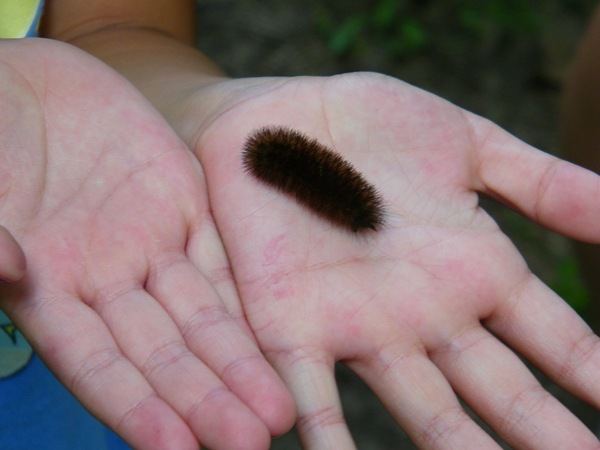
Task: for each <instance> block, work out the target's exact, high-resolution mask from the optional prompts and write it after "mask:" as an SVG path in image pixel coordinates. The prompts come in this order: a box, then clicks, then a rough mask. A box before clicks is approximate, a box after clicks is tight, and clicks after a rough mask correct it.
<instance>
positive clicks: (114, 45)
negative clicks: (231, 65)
mask: <svg viewBox="0 0 600 450" xmlns="http://www.w3.org/2000/svg"><path fill="white" fill-rule="evenodd" d="M142 3H143V4H140V3H139V2H138V1H136V0H128V1H122V0H121V1H108V2H106V1H86V2H78V1H76V0H53V1H49V2H48V8H47V9H48V10H47V15H46V17H45V20H44V22H43V27H42V32H43V34H44V35H45V36H46V37H49V38H52V39H58V40H62V41H65V42H68V43H70V44H73V45H75V46H77V47H80V48H81V49H83V50H85V51H86V52H88V53H90V54H92V55H94V56H96V57H98V58H99V59H101V60H103V61H104V62H106V63H107V64H109V65H110V66H112V67H113V68H115V69H116V70H117V71H118V72H120V73H121V74H122V75H124V76H125V77H127V78H128V79H129V80H130V81H131V82H132V83H133V84H134V85H135V86H136V87H137V88H138V89H140V90H141V91H142V92H143V93H144V95H145V96H146V97H147V98H148V99H149V100H150V101H151V102H152V103H154V105H155V106H156V107H157V108H158V109H159V111H160V112H161V113H162V114H163V115H164V116H165V117H166V118H167V120H169V121H170V122H171V123H172V124H174V123H177V124H178V125H179V127H181V126H182V125H181V123H180V121H179V120H178V119H179V118H180V116H181V114H182V113H183V108H185V105H186V102H187V99H188V98H189V95H190V93H191V92H196V91H198V88H199V87H201V86H202V85H205V84H210V83H212V82H215V81H216V80H218V79H221V78H223V77H224V76H225V75H224V73H223V71H222V70H221V69H220V68H219V67H218V66H217V65H216V64H215V63H213V62H212V61H211V60H210V59H209V58H207V57H206V56H204V55H203V54H202V53H201V52H199V51H198V50H196V49H195V48H194V45H193V44H194V39H193V35H194V30H193V28H194V27H193V23H194V20H193V17H194V3H193V2H190V1H188V0H179V1H173V0H167V1H164V0H159V1H156V2H154V1H153V2H142ZM148 4H150V5H152V8H150V9H149V10H148V8H147V7H146V6H144V5H148ZM99 5H104V6H103V7H102V8H101V7H100V6H99ZM99 11H101V13H100V12H99ZM178 131H180V132H181V130H178Z"/></svg>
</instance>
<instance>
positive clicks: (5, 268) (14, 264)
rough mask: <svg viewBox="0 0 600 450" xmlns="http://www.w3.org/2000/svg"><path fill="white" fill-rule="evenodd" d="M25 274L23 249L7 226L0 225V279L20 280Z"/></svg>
mask: <svg viewBox="0 0 600 450" xmlns="http://www.w3.org/2000/svg"><path fill="white" fill-rule="evenodd" d="M23 275H25V255H24V254H23V250H21V247H20V246H19V244H17V242H16V241H15V239H14V238H13V237H12V235H11V234H10V233H9V232H8V230H7V229H6V228H4V227H3V226H1V225H0V280H4V281H9V282H12V281H19V280H20V279H21V278H23Z"/></svg>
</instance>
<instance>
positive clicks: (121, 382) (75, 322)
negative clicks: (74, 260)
mask: <svg viewBox="0 0 600 450" xmlns="http://www.w3.org/2000/svg"><path fill="white" fill-rule="evenodd" d="M32 304H33V306H31V305H32ZM13 306H14V307H13V308H11V313H12V314H11V317H12V318H13V320H14V321H15V323H16V324H17V326H19V328H20V329H21V330H22V331H23V332H24V333H25V334H26V335H27V336H28V338H29V340H30V342H31V344H32V346H33V347H34V348H35V349H36V351H38V352H39V354H41V355H44V357H45V358H44V361H45V363H46V364H47V365H48V366H49V367H50V369H51V370H52V371H53V372H54V373H55V374H56V375H57V376H58V378H59V379H60V380H61V381H62V382H63V383H64V384H65V385H66V387H67V388H68V389H69V390H70V391H72V392H73V393H74V395H75V396H76V397H77V398H78V399H79V401H81V402H82V404H83V405H84V406H85V407H86V408H87V409H88V410H89V411H90V412H91V413H92V414H93V415H94V416H96V417H97V418H98V419H99V420H101V421H102V422H104V423H105V424H107V425H108V426H109V427H110V428H112V429H113V430H115V431H116V432H117V433H118V434H119V435H120V436H121V437H123V439H125V440H126V441H127V442H128V443H129V444H131V445H132V446H133V447H134V448H147V449H157V450H158V449H173V450H176V449H197V448H198V443H197V439H196V438H195V437H194V435H193V434H192V432H191V430H190V429H189V428H188V426H187V425H186V424H185V422H184V421H183V420H182V419H181V417H180V416H179V415H178V414H177V413H176V412H175V411H174V410H173V409H172V408H171V407H170V406H169V405H168V404H167V403H165V402H164V401H163V400H162V399H161V398H159V397H158V396H157V395H156V393H155V391H154V390H153V389H152V387H151V386H150V385H149V384H148V382H147V381H146V379H145V378H144V377H143V376H142V374H141V373H140V372H139V371H138V370H137V369H136V368H135V367H134V366H133V365H132V364H131V363H130V362H129V361H128V360H127V358H125V357H124V356H123V354H122V353H121V351H120V349H119V348H118V346H117V344H116V343H115V341H114V339H113V338H112V336H111V335H110V333H109V332H108V330H107V329H106V326H105V325H104V323H103V322H102V320H100V318H99V317H98V315H97V314H96V313H95V312H94V311H92V310H91V309H90V308H89V307H88V306H86V305H85V304H83V303H82V302H81V300H80V299H78V298H70V297H67V296H65V297H56V298H55V297H50V296H48V297H47V298H45V299H44V300H43V301H41V300H40V301H36V302H33V301H28V302H20V301H16V302H13Z"/></svg>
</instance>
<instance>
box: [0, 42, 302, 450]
mask: <svg viewBox="0 0 600 450" xmlns="http://www.w3.org/2000/svg"><path fill="white" fill-rule="evenodd" d="M0 85H1V86H2V89H1V90H0V104H1V105H2V107H1V108H0V180H1V181H0V183H1V186H0V188H1V189H0V193H1V194H2V203H1V204H0V218H2V222H3V224H4V225H5V226H6V227H7V228H8V229H10V230H11V231H12V232H13V234H14V236H15V237H16V238H17V239H18V241H19V243H21V245H22V246H23V249H24V250H25V253H26V254H27V258H28V261H27V262H28V266H27V275H26V276H25V278H24V279H23V281H21V282H20V283H16V284H14V285H5V286H3V287H2V291H1V295H0V306H1V307H2V309H3V310H5V312H6V313H7V314H8V315H9V316H10V317H11V319H12V320H13V321H14V322H15V324H16V325H17V326H18V327H19V328H20V330H21V331H22V332H23V334H24V335H25V336H26V337H27V338H28V340H29V341H30V343H31V344H32V346H33V347H34V348H35V350H36V351H37V352H38V354H39V355H40V356H41V357H42V358H43V359H44V361H45V362H46V363H47V365H48V366H49V367H50V368H51V369H52V370H53V371H54V373H55V374H56V375H57V376H58V378H59V379H60V380H61V381H62V382H63V383H64V384H65V385H66V386H67V387H68V388H69V389H70V390H71V391H72V392H73V393H74V394H75V395H76V396H77V398H78V399H79V400H80V401H81V402H82V403H83V404H84V405H85V407H86V408H88V409H89V410H90V411H91V412H92V413H93V414H95V415H96V416H97V417H98V418H99V419H100V420H102V421H103V422H105V423H106V424H107V425H108V426H110V427H111V428H113V429H114V430H115V431H116V432H118V433H119V434H121V435H122V436H123V437H124V438H125V439H126V440H127V441H128V442H129V443H130V444H131V445H132V446H134V447H136V448H143V449H152V448H156V449H167V448H173V449H178V450H179V449H186V448H190V449H192V448H198V441H200V442H201V443H202V444H203V445H206V446H208V447H211V448H247V449H250V448H253V449H254V448H256V449H263V448H266V447H268V445H269V442H270V436H271V434H277V433H282V432H284V431H286V430H287V429H288V428H289V426H291V423H292V422H293V414H294V410H293V404H292V400H291V397H290V396H289V394H288V393H287V391H286V389H285V387H284V385H283V383H282V382H281V380H280V379H279V378H278V377H277V375H276V373H275V372H274V371H273V369H272V368H271V367H270V366H269V365H268V363H267V362H266V361H265V360H264V358H263V356H262V355H261V354H260V352H259V350H258V348H257V346H256V343H255V341H254V339H253V336H252V333H251V332H250V330H249V328H248V326H247V324H246V322H245V319H244V315H243V312H242V309H241V306H240V303H239V299H238V294H237V290H236V288H235V286H234V284H233V280H232V276H231V272H230V267H229V264H228V262H227V259H226V256H225V253H224V251H223V248H222V246H221V243H220V239H219V235H218V233H217V231H216V229H215V226H214V223H213V219H212V216H211V212H210V209H209V207H208V199H207V195H206V187H205V183H204V178H203V174H202V172H201V170H200V167H199V165H198V163H197V161H196V160H195V158H193V155H192V154H191V153H190V152H189V151H188V150H187V148H186V147H185V145H184V144H183V143H182V142H181V141H180V140H179V139H178V138H177V137H176V135H175V134H174V133H173V132H172V131H171V129H170V128H169V127H168V125H167V124H166V123H165V122H164V120H163V119H162V118H161V117H160V116H159V115H158V113H156V112H155V111H154V109H153V108H152V107H151V106H150V105H149V103H147V102H146V101H145V100H144V99H143V98H142V97H141V96H140V95H139V94H138V93H137V91H136V90H135V89H134V88H133V87H132V86H131V85H130V84H129V83H127V82H126V81H125V80H124V79H122V78H121V77H120V76H118V75H117V74H116V73H114V72H113V71H112V70H111V69H109V68H108V67H106V66H104V65H103V64H102V63H100V62H98V61H96V60H94V59H93V58H91V57H90V56H88V55H85V54H84V53H83V52H81V51H79V50H76V49H75V48H72V47H70V46H67V45H65V44H59V43H57V42H52V41H42V40H24V41H4V42H1V43H0ZM5 241H6V240H5ZM9 256H10V255H9ZM3 258H4V256H3ZM11 258H13V260H9V263H10V264H13V265H14V263H15V260H14V255H12V256H11ZM17 259H18V258H17ZM17 262H18V261H17ZM3 270H4V272H3V273H8V274H9V276H12V277H13V278H16V276H15V275H14V271H13V272H11V271H10V270H9V271H8V272H6V269H3ZM11 274H12V275H11ZM17 275H18V273H17Z"/></svg>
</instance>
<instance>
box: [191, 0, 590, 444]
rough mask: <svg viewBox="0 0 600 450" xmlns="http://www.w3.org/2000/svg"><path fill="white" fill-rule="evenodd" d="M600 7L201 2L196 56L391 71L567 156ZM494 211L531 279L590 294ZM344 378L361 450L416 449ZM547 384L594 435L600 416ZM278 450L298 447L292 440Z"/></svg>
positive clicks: (567, 258) (330, 70)
mask: <svg viewBox="0 0 600 450" xmlns="http://www.w3.org/2000/svg"><path fill="white" fill-rule="evenodd" d="M594 3H595V2H593V1H586V0H580V1H577V0H563V1H560V0H554V1H550V0H537V1H536V2H531V1H530V2H528V1H525V0H523V1H518V0H512V1H511V0H476V1H475V0H471V1H469V0H449V1H442V0H428V1H427V0H421V1H415V0H413V1H409V0H404V1H402V0H379V1H373V0H328V1H317V0H285V1H282V0H199V2H198V4H199V9H198V29H199V36H198V46H199V48H200V49H201V50H203V51H204V52H205V53H206V54H208V55H209V56H210V57H211V58H213V59H214V60H215V61H217V62H218V63H219V64H220V65H221V66H222V67H224V68H225V70H226V71H227V72H228V73H229V74H230V75H231V76H234V77H248V76H265V75H281V76H289V75H332V74H336V73H341V72H349V71H358V70H368V71H376V72H381V73H385V74H388V75H391V76H394V77H397V78H400V79H402V80H404V81H406V82H408V83H411V84H414V85H416V86H419V87H421V88H423V89H426V90H428V91H431V92H433V93H436V94H438V95H440V96H441V97H444V98H446V99H448V100H450V101H452V102H454V103H456V104H458V105H459V106H461V107H463V108H465V109H468V110H470V111H472V112H475V113H477V114H480V115H482V116H484V117H487V118H489V119H491V120H492V121H494V122H496V123H498V124H499V125H501V126H502V127H504V128H505V129H507V130H508V131H509V132H511V133H512V134H514V135H516V136H517V137H519V138H520V139H522V140H524V141H526V142H528V143H530V144H531V145H533V146H535V147H538V148H541V149H544V150H546V151H549V152H552V153H558V152H559V146H558V110H559V98H560V89H561V83H562V80H563V78H564V76H565V73H566V70H567V67H568V63H569V60H570V58H571V57H572V55H573V52H574V49H575V47H576V44H577V42H578V40H579V39H580V37H581V35H582V33H583V31H584V27H585V23H586V21H587V19H588V18H589V14H590V12H591V10H592V7H593V5H594ZM488 206H489V209H490V210H491V213H492V215H494V217H495V218H496V219H497V220H498V221H499V223H500V224H501V226H502V227H503V229H504V230H505V231H506V232H507V234H509V236H511V238H512V239H513V240H514V241H515V243H516V244H517V246H518V247H519V248H520V249H521V251H522V252H523V253H524V255H525V257H526V259H527V260H528V262H529V263H530V266H531V267H532V269H533V271H534V272H535V273H537V274H538V275H539V276H540V277H541V278H542V279H543V280H544V281H546V282H547V283H548V284H550V285H551V286H553V287H554V288H556V289H557V290H558V291H562V292H560V293H561V294H562V295H564V296H565V297H569V296H573V297H575V296H576V294H577V292H579V291H580V290H581V289H582V288H581V287H580V286H579V285H578V278H577V273H576V270H575V273H573V270H572V269H571V268H572V265H573V260H574V258H573V255H572V250H571V246H570V243H569V242H568V241H566V240H565V239H563V238H561V237H558V236H556V235H554V234H553V233H550V232H547V231H545V230H542V229H540V228H538V227H535V226H531V225H530V224H529V223H527V222H526V221H524V220H522V219H520V218H519V217H518V216H517V215H516V214H514V213H512V212H509V211H507V210H506V209H503V208H499V207H497V206H495V205H492V204H488ZM565 277H566V281H565ZM576 291H577V292H576ZM338 375H339V376H338V378H339V382H340V389H341V395H342V399H343V403H344V406H345V411H346V415H347V419H348V422H349V424H350V427H351V429H352V432H353V434H354V437H355V439H356V442H357V445H358V448H359V449H361V450H362V449H365V450H385V449H397V448H403V449H411V448H415V447H414V446H413V445H412V444H411V443H410V441H408V439H407V438H406V437H405V435H404V434H403V433H402V431H401V430H400V429H399V428H398V427H397V425H396V424H395V423H394V422H393V421H392V420H391V419H390V418H389V417H388V415H387V413H386V412H385V410H383V409H382V408H381V406H380V404H379V402H378V401H377V400H376V399H375V398H374V397H373V396H372V395H371V394H370V392H369V391H368V389H366V388H365V387H364V386H363V385H362V384H361V382H360V381H359V380H357V379H356V378H355V377H353V376H352V375H351V374H350V373H349V372H348V371H347V370H344V369H340V372H339V374H338ZM544 383H545V384H546V386H547V388H548V389H549V390H551V391H552V392H553V393H556V395H557V396H559V398H560V399H561V400H562V401H563V402H565V404H567V405H568V406H569V407H570V408H571V409H572V410H573V411H575V412H576V414H578V415H579V416H580V417H582V418H583V420H584V421H586V423H588V424H589V425H590V427H592V426H596V423H597V422H598V421H599V419H600V415H599V414H598V413H597V412H596V411H593V410H591V409H590V408H588V407H586V406H585V405H582V404H581V403H579V402H577V401H575V400H574V399H572V398H571V397H569V396H567V395H566V394H564V393H562V392H561V391H560V389H559V388H557V387H556V386H554V385H552V384H550V383H548V382H547V381H544ZM273 448H274V449H297V448H300V446H299V444H298V442H297V440H296V439H295V437H294V436H293V434H290V435H287V436H284V437H283V438H281V439H279V440H277V441H276V442H275V443H274V444H273Z"/></svg>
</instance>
